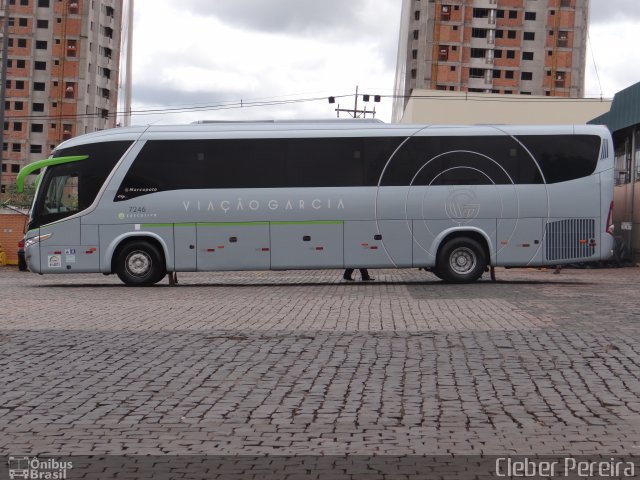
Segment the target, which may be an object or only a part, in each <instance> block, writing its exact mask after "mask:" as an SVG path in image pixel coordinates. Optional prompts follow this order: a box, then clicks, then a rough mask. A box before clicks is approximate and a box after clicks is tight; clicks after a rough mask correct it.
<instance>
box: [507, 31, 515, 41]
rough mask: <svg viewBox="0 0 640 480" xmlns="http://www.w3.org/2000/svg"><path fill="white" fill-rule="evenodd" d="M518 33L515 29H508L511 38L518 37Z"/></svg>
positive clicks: (508, 35) (508, 36)
mask: <svg viewBox="0 0 640 480" xmlns="http://www.w3.org/2000/svg"><path fill="white" fill-rule="evenodd" d="M516 33H517V32H516V31H515V30H508V31H507V38H510V39H512V40H513V39H514V38H516Z"/></svg>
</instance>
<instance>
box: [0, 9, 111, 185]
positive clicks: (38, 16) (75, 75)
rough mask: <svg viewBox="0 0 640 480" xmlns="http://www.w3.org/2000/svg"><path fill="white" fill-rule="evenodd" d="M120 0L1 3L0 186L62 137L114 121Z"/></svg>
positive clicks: (13, 179)
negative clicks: (0, 113) (0, 114)
mask: <svg viewBox="0 0 640 480" xmlns="http://www.w3.org/2000/svg"><path fill="white" fill-rule="evenodd" d="M122 2H123V0H3V2H2V3H3V9H2V18H1V19H0V20H2V22H4V21H7V22H8V34H7V39H6V40H7V46H8V50H7V58H6V61H7V76H6V93H5V102H4V107H5V111H4V135H3V151H2V155H3V157H2V187H1V188H2V190H4V188H5V186H6V185H8V184H10V183H11V182H14V181H15V177H16V174H17V173H18V171H19V170H20V168H21V167H22V166H23V165H25V164H27V163H30V162H31V161H33V160H36V159H41V158H46V157H47V156H49V154H50V152H51V150H52V149H53V148H55V146H56V145H58V144H59V143H60V142H62V141H63V140H66V139H68V138H71V137H73V136H76V135H80V134H83V133H87V132H93V131H96V130H102V129H105V128H110V127H114V126H115V122H116V117H115V113H116V109H117V101H118V76H119V60H120V29H121V22H122V20H121V19H122ZM4 31H7V30H4V29H3V28H0V35H1V34H2V32H4ZM3 40H4V39H3ZM0 45H2V41H0ZM1 55H2V49H1V48H0V56H1Z"/></svg>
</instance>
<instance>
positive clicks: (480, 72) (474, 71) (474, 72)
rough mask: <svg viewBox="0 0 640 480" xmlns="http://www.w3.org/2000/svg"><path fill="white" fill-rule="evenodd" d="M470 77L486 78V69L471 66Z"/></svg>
mask: <svg viewBox="0 0 640 480" xmlns="http://www.w3.org/2000/svg"><path fill="white" fill-rule="evenodd" d="M469 78H484V69H482V68H470V69H469Z"/></svg>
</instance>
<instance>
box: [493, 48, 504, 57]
mask: <svg viewBox="0 0 640 480" xmlns="http://www.w3.org/2000/svg"><path fill="white" fill-rule="evenodd" d="M493 56H494V58H502V50H494V51H493Z"/></svg>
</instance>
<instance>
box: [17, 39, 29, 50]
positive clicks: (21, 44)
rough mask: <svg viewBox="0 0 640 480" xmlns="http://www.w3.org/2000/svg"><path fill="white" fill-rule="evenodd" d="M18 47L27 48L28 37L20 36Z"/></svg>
mask: <svg viewBox="0 0 640 480" xmlns="http://www.w3.org/2000/svg"><path fill="white" fill-rule="evenodd" d="M18 48H27V39H26V38H19V39H18Z"/></svg>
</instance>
